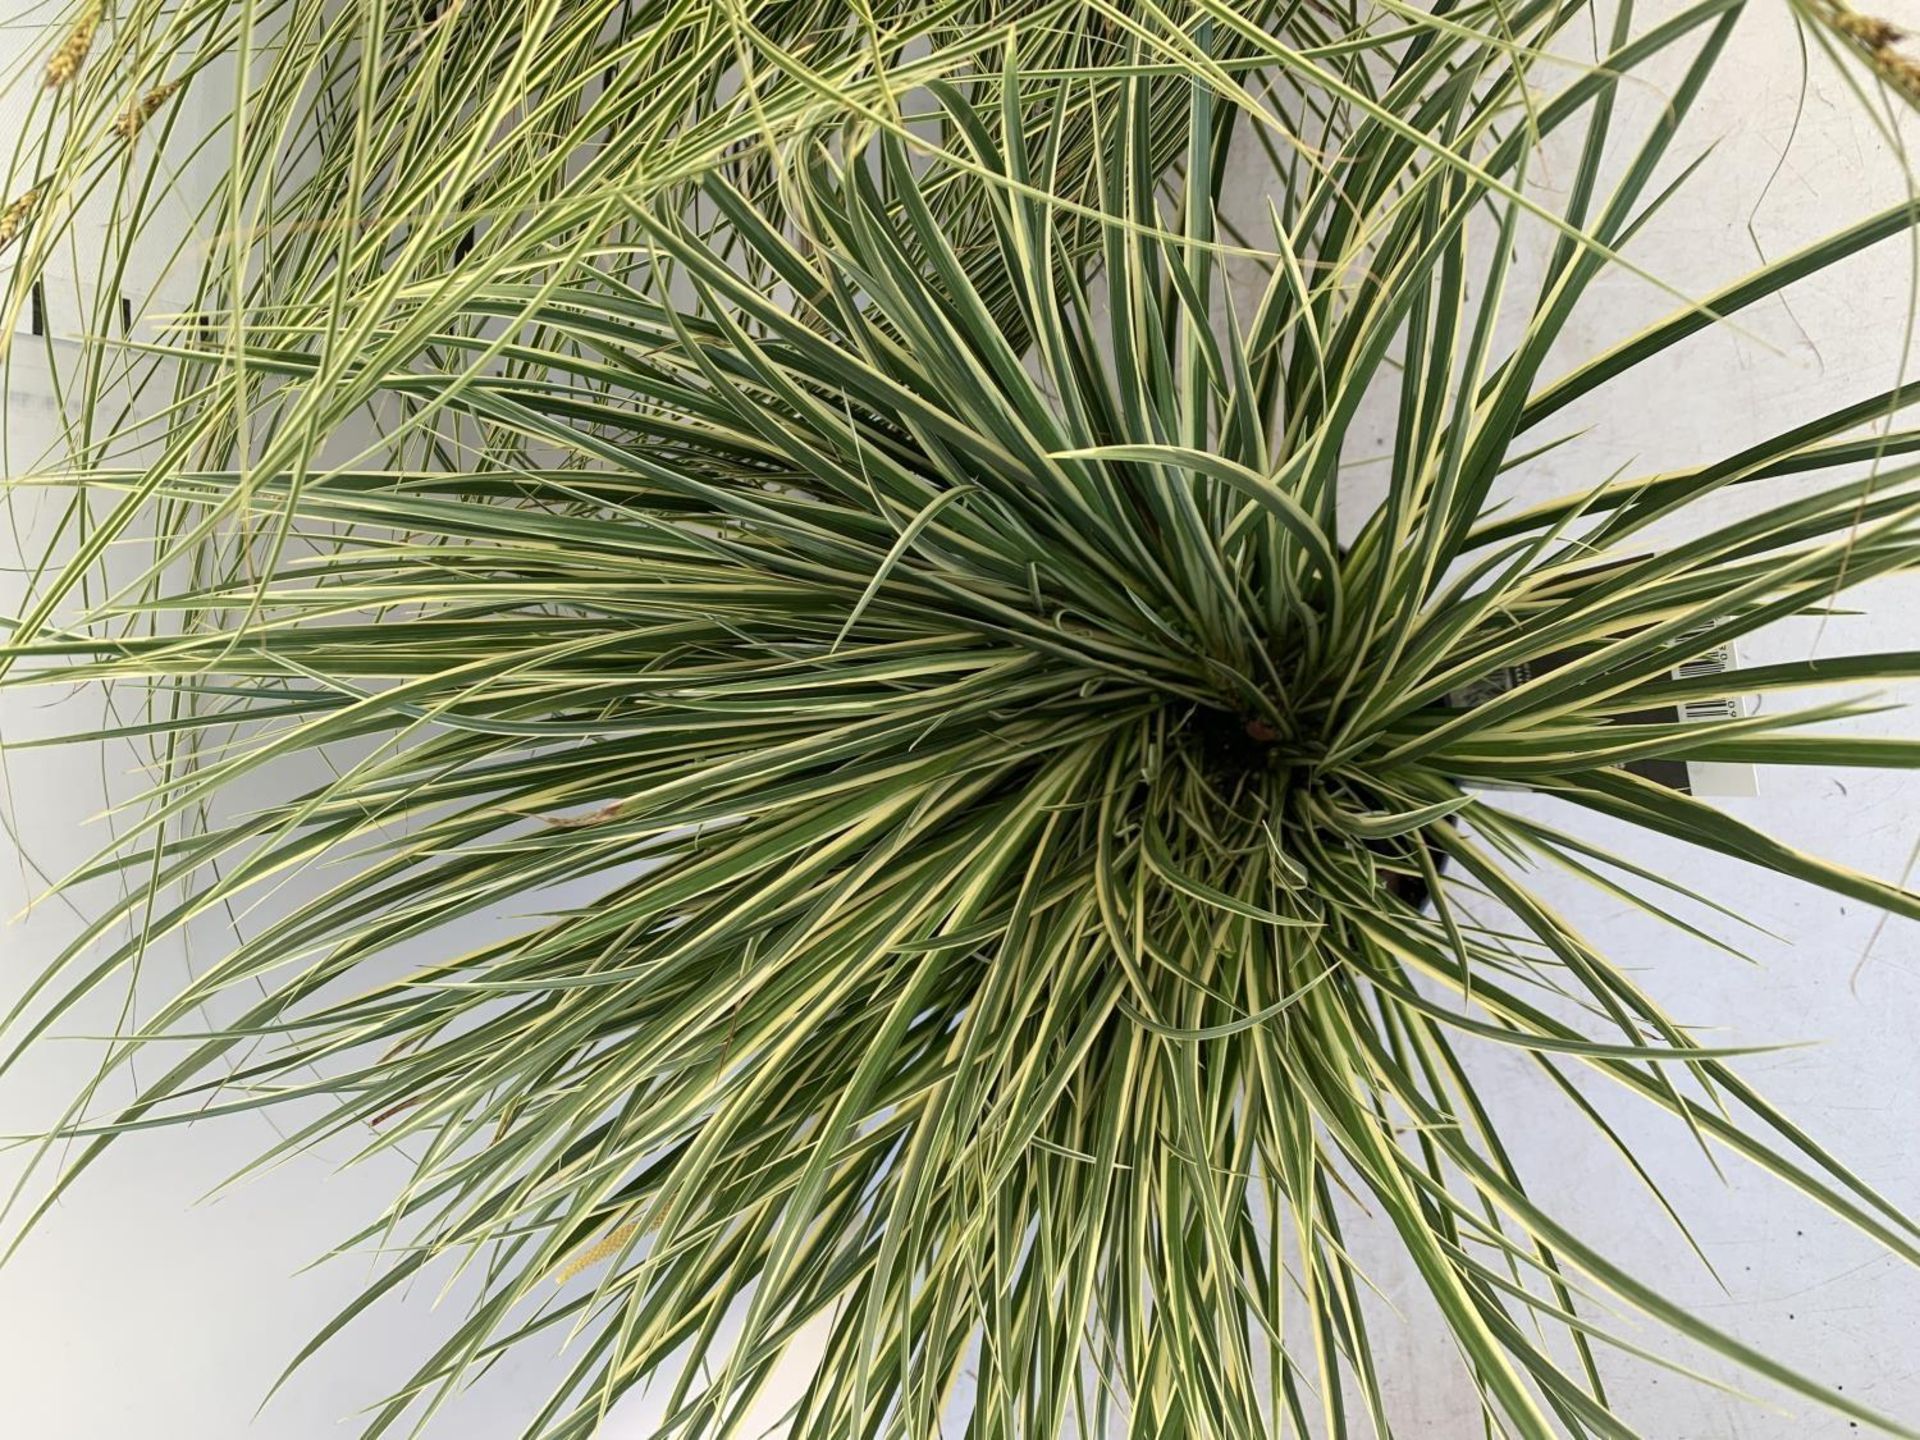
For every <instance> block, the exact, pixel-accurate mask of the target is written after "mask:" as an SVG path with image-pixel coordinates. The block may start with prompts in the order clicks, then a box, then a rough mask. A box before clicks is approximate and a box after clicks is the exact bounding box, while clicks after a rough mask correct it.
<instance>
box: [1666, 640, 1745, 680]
mask: <svg viewBox="0 0 1920 1440" xmlns="http://www.w3.org/2000/svg"><path fill="white" fill-rule="evenodd" d="M1732 668H1733V651H1732V650H1731V649H1730V648H1728V647H1727V646H1725V645H1722V646H1719V647H1718V648H1716V649H1713V650H1709V651H1707V653H1706V654H1704V655H1696V656H1694V657H1693V659H1691V660H1689V661H1687V662H1686V663H1685V664H1683V665H1680V666H1678V667H1676V668H1675V670H1674V672H1673V673H1674V675H1675V677H1676V678H1678V679H1681V680H1691V679H1693V678H1694V677H1695V676H1698V675H1724V674H1725V673H1726V672H1727V671H1729V670H1731V669H1732Z"/></svg>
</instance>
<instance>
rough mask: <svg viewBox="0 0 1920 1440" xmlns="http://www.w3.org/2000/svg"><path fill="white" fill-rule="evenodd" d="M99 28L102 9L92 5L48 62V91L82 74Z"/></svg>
mask: <svg viewBox="0 0 1920 1440" xmlns="http://www.w3.org/2000/svg"><path fill="white" fill-rule="evenodd" d="M99 28H100V7H99V6H98V5H90V6H88V7H87V11H86V13H85V14H84V15H82V16H81V17H80V18H79V19H78V20H76V21H74V24H73V29H71V30H69V31H68V32H67V38H66V39H64V40H62V41H61V42H60V48H59V49H58V50H56V51H54V52H53V58H52V59H51V60H49V61H47V75H46V80H45V81H44V83H45V85H46V87H47V89H49V90H57V89H59V88H60V87H61V86H62V85H64V84H66V83H67V82H68V81H69V80H71V79H73V77H74V76H76V75H78V74H79V73H80V67H81V66H82V65H84V64H86V63H87V52H88V51H89V50H91V49H92V48H93V35H94V32H95V31H96V30H98V29H99Z"/></svg>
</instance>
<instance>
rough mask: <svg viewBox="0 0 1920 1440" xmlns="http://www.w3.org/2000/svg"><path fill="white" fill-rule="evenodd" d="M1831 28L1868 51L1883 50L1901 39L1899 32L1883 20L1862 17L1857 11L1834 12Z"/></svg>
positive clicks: (1868, 16)
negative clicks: (1857, 42) (1856, 41)
mask: <svg viewBox="0 0 1920 1440" xmlns="http://www.w3.org/2000/svg"><path fill="white" fill-rule="evenodd" d="M1833 28H1834V29H1835V30H1838V31H1839V32H1840V33H1841V34H1842V35H1845V36H1847V37H1848V38H1849V39H1853V40H1858V41H1859V42H1860V43H1861V44H1862V45H1864V46H1866V47H1867V48H1868V49H1869V50H1884V49H1886V48H1887V46H1889V45H1891V44H1893V43H1894V42H1895V41H1897V40H1899V39H1900V37H1901V31H1900V30H1899V29H1898V28H1897V27H1896V26H1894V25H1893V24H1891V23H1889V22H1888V21H1885V20H1880V19H1877V18H1875V17H1874V16H1872V15H1862V14H1860V13H1859V12H1858V11H1857V10H1836V11H1835V12H1834V16H1833Z"/></svg>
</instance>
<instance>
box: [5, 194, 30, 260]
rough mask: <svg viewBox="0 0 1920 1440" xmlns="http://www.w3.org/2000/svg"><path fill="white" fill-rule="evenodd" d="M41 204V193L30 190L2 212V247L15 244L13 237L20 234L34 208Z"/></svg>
mask: <svg viewBox="0 0 1920 1440" xmlns="http://www.w3.org/2000/svg"><path fill="white" fill-rule="evenodd" d="M39 203H40V192H39V191H38V190H29V191H27V193H26V194H24V195H22V196H21V197H20V198H19V199H18V200H16V201H14V202H13V203H12V204H11V205H9V206H7V208H6V209H5V210H0V246H6V245H10V244H12V243H13V237H14V236H16V235H18V234H19V233H20V226H21V224H22V222H24V221H25V220H26V218H27V216H28V215H30V214H31V213H33V207H34V206H35V205H38V204H39Z"/></svg>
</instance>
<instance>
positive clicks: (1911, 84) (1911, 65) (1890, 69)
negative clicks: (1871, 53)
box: [1874, 51, 1920, 100]
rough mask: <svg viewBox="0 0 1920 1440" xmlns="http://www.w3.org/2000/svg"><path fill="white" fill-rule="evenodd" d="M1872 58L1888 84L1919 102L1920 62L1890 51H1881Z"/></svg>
mask: <svg viewBox="0 0 1920 1440" xmlns="http://www.w3.org/2000/svg"><path fill="white" fill-rule="evenodd" d="M1874 58H1875V60H1876V61H1877V62H1878V63H1879V69H1880V73H1881V74H1883V75H1884V76H1886V78H1887V82H1888V83H1889V84H1891V85H1892V86H1893V87H1894V88H1895V89H1896V90H1899V91H1900V92H1901V93H1902V94H1903V95H1906V96H1908V97H1909V98H1910V99H1915V100H1920V62H1916V61H1913V60H1909V59H1908V58H1907V57H1906V56H1904V55H1897V54H1894V53H1893V52H1892V51H1882V52H1880V53H1879V54H1878V55H1876V56H1875V57H1874Z"/></svg>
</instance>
